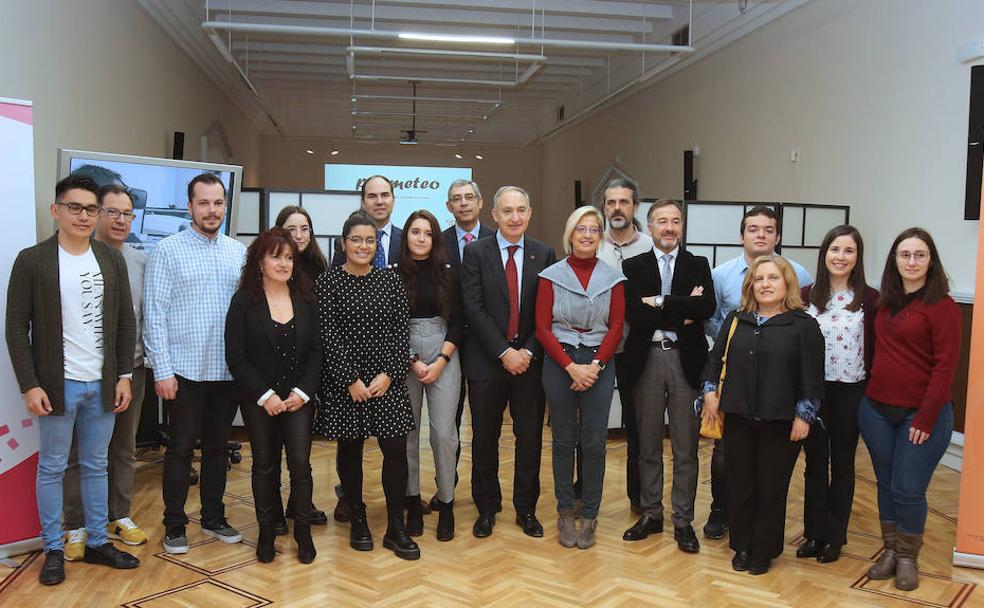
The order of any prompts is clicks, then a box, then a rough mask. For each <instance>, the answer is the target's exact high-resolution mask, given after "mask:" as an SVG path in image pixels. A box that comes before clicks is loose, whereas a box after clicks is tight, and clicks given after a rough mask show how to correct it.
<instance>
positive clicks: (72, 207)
mask: <svg viewBox="0 0 984 608" xmlns="http://www.w3.org/2000/svg"><path fill="white" fill-rule="evenodd" d="M56 204H57V205H58V206H59V207H65V208H66V209H68V212H69V213H71V214H72V215H82V211H85V214H86V215H88V216H89V217H96V216H97V215H99V207H98V206H96V205H83V204H81V203H56Z"/></svg>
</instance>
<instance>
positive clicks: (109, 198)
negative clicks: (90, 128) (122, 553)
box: [64, 184, 147, 561]
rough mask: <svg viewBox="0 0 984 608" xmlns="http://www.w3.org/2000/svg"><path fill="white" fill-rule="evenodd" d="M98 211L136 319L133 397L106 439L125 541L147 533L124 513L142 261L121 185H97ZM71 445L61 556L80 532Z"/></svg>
mask: <svg viewBox="0 0 984 608" xmlns="http://www.w3.org/2000/svg"><path fill="white" fill-rule="evenodd" d="M98 204H99V216H98V218H97V219H96V233H95V238H96V240H97V241H100V242H103V243H106V244H107V245H109V246H110V247H112V248H114V249H116V250H117V251H119V252H120V253H121V254H123V260H124V261H125V262H126V271H127V275H128V276H129V281H130V297H131V299H132V302H133V314H134V317H135V319H136V336H137V337H136V343H135V347H134V353H133V354H134V358H133V380H132V382H131V388H132V390H131V392H132V394H133V399H132V400H131V401H130V407H128V408H127V409H126V411H124V412H122V413H120V414H117V416H116V423H115V425H114V429H113V438H112V440H110V442H109V454H108V458H109V471H108V472H109V528H108V529H107V532H108V534H109V537H110V538H112V539H116V540H119V541H122V542H123V543H125V544H127V545H133V546H136V545H142V544H144V543H145V542H147V534H146V533H145V532H144V531H143V530H141V529H140V527H139V526H137V525H136V524H135V523H134V522H133V520H132V519H130V502H131V499H132V497H133V474H134V471H135V470H136V459H135V458H134V450H135V449H136V437H137V425H138V424H139V422H140V409H141V405H142V404H143V396H144V386H145V384H144V380H145V370H144V348H143V327H142V326H143V311H142V308H143V279H144V270H145V269H146V267H147V254H145V253H144V252H142V251H139V250H137V249H134V248H133V247H129V246H126V245H124V243H125V241H126V239H127V237H129V236H130V224H131V223H132V222H133V218H134V215H133V200H132V199H131V195H130V192H129V191H128V190H127V189H126V188H125V187H123V186H118V185H115V184H113V185H108V186H103V187H102V188H100V189H99V196H98ZM76 452H77V445H72V451H71V454H70V456H69V461H68V470H67V471H66V473H65V485H64V491H65V507H64V509H65V523H64V526H65V529H66V530H67V531H68V538H67V539H66V541H65V559H66V560H68V561H75V560H79V559H82V557H83V554H84V550H85V539H86V533H85V528H84V527H83V525H82V524H83V521H84V520H83V513H82V495H81V488H80V484H79V462H78V458H77V453H76Z"/></svg>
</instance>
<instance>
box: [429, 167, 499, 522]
mask: <svg viewBox="0 0 984 608" xmlns="http://www.w3.org/2000/svg"><path fill="white" fill-rule="evenodd" d="M447 206H448V211H450V212H451V214H452V215H454V226H451V227H450V228H448V229H446V230H445V231H444V232H443V233H442V236H443V237H444V238H443V240H444V248H445V250H447V253H448V263H450V264H451V266H452V267H453V268H454V269H455V271H457V273H458V276H461V258H462V257H463V256H464V252H465V245H468V244H470V243H473V242H475V241H477V240H478V239H484V238H485V237H489V236H492V235H494V234H495V230H492V229H491V228H489V227H488V226H485V225H483V224H482V223H481V222H480V221H479V219H478V218H479V214H480V213H481V211H482V207H483V206H484V202H483V201H482V191H481V190H479V189H478V184H476V183H475V182H473V181H470V180H467V179H456V180H454V181H453V182H451V187H450V188H448V201H447ZM467 330H468V327H467V325H466V326H465V328H464V331H462V332H461V338H460V341H459V343H458V349H459V350H461V349H463V348H464V346H465V342H466V341H467V340H468V331H467ZM466 386H467V382H466V381H465V375H464V374H462V375H461V394H460V396H459V397H458V412H457V414H456V415H455V425H456V427H457V429H458V434H459V435H461V416H462V414H463V413H464V411H465V395H466V390H465V387H466ZM459 460H461V443H460V442H459V443H458V452H457V458H456V460H455V464H457V463H458V461H459ZM457 480H458V478H457V476H455V483H457ZM437 506H438V505H437V494H435V495H434V497H433V498H431V500H430V508H431V510H436V509H437Z"/></svg>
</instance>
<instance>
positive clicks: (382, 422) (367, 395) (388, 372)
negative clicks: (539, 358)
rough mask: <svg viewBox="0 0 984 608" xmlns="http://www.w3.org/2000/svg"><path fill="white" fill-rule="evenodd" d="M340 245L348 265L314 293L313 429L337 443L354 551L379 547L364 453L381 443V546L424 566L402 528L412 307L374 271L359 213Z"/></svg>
mask: <svg viewBox="0 0 984 608" xmlns="http://www.w3.org/2000/svg"><path fill="white" fill-rule="evenodd" d="M342 242H343V248H344V251H345V256H346V261H345V263H344V264H343V265H341V266H339V267H336V268H332V269H331V270H330V271H328V272H326V273H324V274H322V275H321V276H319V277H318V281H317V285H316V287H315V294H316V296H317V298H318V317H319V322H320V328H321V341H322V345H323V348H324V367H323V371H322V378H321V388H320V390H319V392H318V395H319V397H320V400H321V404H322V407H321V409H320V410H319V411H318V417H317V419H316V421H315V428H316V430H318V431H319V432H320V433H321V434H323V435H324V436H325V437H327V438H328V439H334V440H337V441H338V472H339V476H340V477H341V481H342V488H343V490H344V494H345V500H347V501H348V502H349V504H350V505H351V506H352V508H353V511H354V513H353V519H352V522H351V526H352V527H351V532H350V544H351V545H352V548H354V549H356V550H358V551H371V550H372V548H373V539H372V533H371V532H370V530H369V524H368V522H367V521H366V505H365V503H363V502H362V446H363V443H364V441H365V439H366V438H367V437H376V438H377V440H378V441H379V448H380V450H381V451H382V452H383V471H382V478H383V480H382V481H383V491H384V493H385V495H386V512H387V515H388V522H389V523H388V526H387V528H386V534H385V536H384V537H383V546H384V547H386V548H387V549H391V550H393V552H395V553H396V555H397V556H399V557H401V558H403V559H418V558H419V557H420V548H419V547H418V546H417V544H416V543H415V542H414V541H413V539H412V538H411V537H410V535H409V534H408V533H407V529H406V526H405V524H404V521H403V494H404V492H405V490H406V488H407V434H408V433H409V432H410V431H411V430H413V428H414V422H413V411H412V409H411V407H410V396H409V393H408V392H407V385H406V375H407V371H408V369H409V364H410V356H409V353H410V342H409V318H410V306H409V304H408V301H407V294H406V290H405V289H404V287H403V282H402V281H401V280H400V277H399V276H398V275H397V273H396V272H395V271H394V270H392V269H389V268H381V269H380V268H374V267H373V266H372V259H373V256H374V255H375V253H376V245H377V239H376V229H375V227H374V225H373V223H372V220H371V219H369V217H368V216H367V215H365V214H364V213H362V212H356V213H353V214H352V215H351V216H350V217H349V218H348V220H346V221H345V225H344V227H343V228H342Z"/></svg>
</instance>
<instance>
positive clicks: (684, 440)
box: [622, 200, 714, 553]
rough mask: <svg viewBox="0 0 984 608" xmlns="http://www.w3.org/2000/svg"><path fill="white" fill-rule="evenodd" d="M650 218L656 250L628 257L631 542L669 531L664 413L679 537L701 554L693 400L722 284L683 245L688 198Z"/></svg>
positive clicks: (666, 204)
mask: <svg viewBox="0 0 984 608" xmlns="http://www.w3.org/2000/svg"><path fill="white" fill-rule="evenodd" d="M646 220H647V222H648V224H649V233H650V234H651V235H652V237H653V243H654V245H653V248H652V249H650V250H649V252H647V253H644V254H642V255H638V256H635V257H633V258H630V259H628V260H626V261H625V262H624V263H623V264H622V272H623V273H624V274H625V277H626V279H627V281H626V288H625V316H626V318H627V319H628V320H629V321H630V322H631V324H632V329H631V331H630V333H629V337H628V339H627V340H626V341H625V357H624V358H623V367H625V369H624V370H623V372H624V378H625V380H626V384H625V386H624V390H625V391H633V393H632V398H633V403H634V404H635V414H636V424H637V428H638V430H639V478H640V496H639V498H640V506H641V507H642V516H641V517H640V518H639V521H638V522H636V524H635V525H634V526H632V527H631V528H629V529H628V530H626V531H625V534H623V535H622V538H623V540H627V541H639V540H642V539H644V538H646V537H647V536H649V535H650V534H654V533H659V532H662V531H663V435H664V428H665V425H664V416H666V415H668V416H669V420H670V425H669V427H670V446H671V447H672V449H673V487H672V491H671V504H672V507H673V515H672V520H673V530H674V531H673V538H674V540H676V543H677V547H679V549H680V550H681V551H683V552H684V553H697V552H698V551H700V543H699V542H698V541H697V534H696V533H695V532H694V528H693V521H694V501H695V499H696V496H697V472H698V467H697V433H698V428H699V424H698V420H697V417H696V416H694V410H693V402H694V399H695V398H696V397H697V387H698V386H700V375H701V372H702V371H703V368H704V363H705V362H706V361H707V341H706V340H705V339H704V321H705V320H706V319H708V318H709V317H710V316H711V315H712V314H713V313H714V284H713V283H712V282H711V267H710V264H708V262H707V258H704V257H701V256H696V255H693V254H692V253H690V252H689V251H687V250H686V249H684V248H683V247H681V244H680V243H681V237H682V236H683V210H682V205H681V203H680V201H675V200H661V201H657V202H655V203H653V205H652V207H650V208H649V212H648V214H647V217H646Z"/></svg>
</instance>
